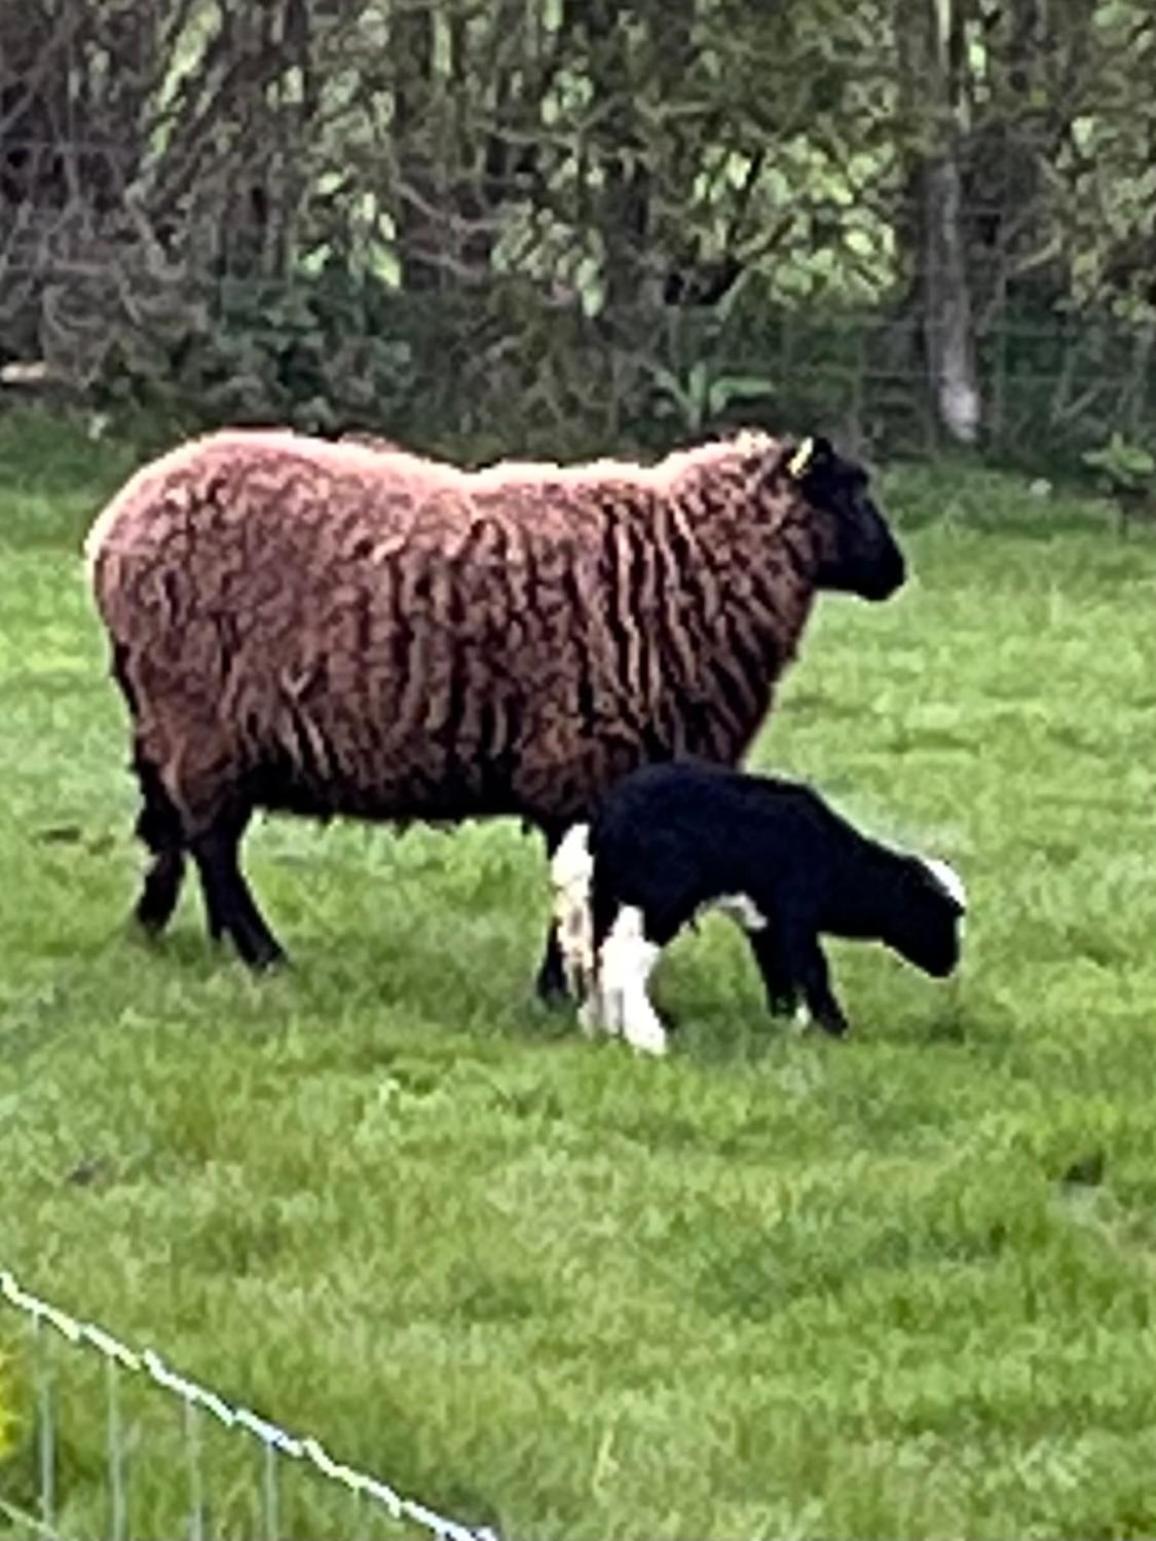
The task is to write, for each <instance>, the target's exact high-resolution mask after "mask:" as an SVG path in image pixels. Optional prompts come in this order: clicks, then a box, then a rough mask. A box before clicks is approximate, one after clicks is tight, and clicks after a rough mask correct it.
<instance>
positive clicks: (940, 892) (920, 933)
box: [883, 857, 966, 979]
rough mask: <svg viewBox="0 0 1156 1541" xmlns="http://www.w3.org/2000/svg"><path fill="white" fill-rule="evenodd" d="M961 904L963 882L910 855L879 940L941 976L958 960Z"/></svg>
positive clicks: (927, 971)
mask: <svg viewBox="0 0 1156 1541" xmlns="http://www.w3.org/2000/svg"><path fill="white" fill-rule="evenodd" d="M965 907H966V900H965V897H964V893H963V885H962V883H961V882H960V880H959V878H958V876H957V875H956V874H955V873H953V872H952V871H951V869H950V868H949V867H947V866H945V865H944V864H942V863H929V862H925V861H923V860H921V859H920V858H918V857H912V858H911V860H910V862H909V863H908V864H907V865H906V870H905V872H904V876H903V881H902V883H901V888H900V893H899V895H898V903H897V906H896V913H895V915H894V917H893V920H892V923H891V926H890V929H889V934H888V935H887V936H885V937H884V938H883V940H884V941H885V942H886V943H887V944H888V946H890V947H893V948H894V949H895V951H896V952H897V953H899V954H900V955H901V956H902V957H904V958H906V959H907V961H908V962H909V963H912V964H914V965H915V967H916V968H918V969H922V970H923V972H924V973H925V974H930V975H931V976H932V978H934V979H945V978H947V976H948V975H949V974H952V973H954V971H955V969H956V966H957V965H958V963H959V957H960V950H961V947H962V938H963V926H964V914H965Z"/></svg>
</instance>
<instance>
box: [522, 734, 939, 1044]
mask: <svg viewBox="0 0 1156 1541" xmlns="http://www.w3.org/2000/svg"><path fill="white" fill-rule="evenodd" d="M551 873H552V881H553V886H554V906H555V915H556V918H557V921H558V924H559V931H560V936H561V940H562V948H563V954H564V957H565V960H566V967H567V972H568V977H569V981H570V985H571V988H572V990H573V991H574V993H575V994H576V996H577V997H578V998H579V999H580V1000H582V1002H583V1005H582V1022H583V1026H584V1027H585V1028H586V1029H587V1031H595V1030H599V1029H601V1030H602V1031H604V1032H607V1033H610V1034H614V1035H617V1034H622V1035H623V1036H624V1037H625V1038H626V1040H627V1041H628V1042H629V1043H631V1044H632V1045H633V1046H634V1047H635V1048H638V1049H641V1050H644V1051H647V1052H650V1053H655V1054H662V1053H665V1051H666V1032H665V1029H664V1028H663V1025H662V1023H661V1021H660V1020H659V1018H658V1016H657V1013H656V1012H655V1010H654V1008H653V1006H652V1005H651V1003H650V1000H649V997H648V995H647V990H646V985H647V980H648V978H649V975H650V973H651V970H652V969H653V967H654V965H655V963H656V962H657V960H658V956H659V953H660V951H661V950H662V948H664V947H665V946H667V945H668V943H670V942H671V941H672V940H673V938H674V937H675V936H676V935H677V933H678V932H679V931H680V930H681V929H682V928H683V927H684V926H685V925H686V924H687V923H688V922H690V921H693V919H694V918H695V916H696V915H697V914H699V913H700V912H702V911H704V910H709V909H718V910H721V911H723V912H724V913H726V914H728V915H729V916H730V917H731V918H732V919H734V920H735V921H737V922H738V924H739V925H740V926H741V927H742V929H743V930H744V932H745V933H746V935H747V937H748V939H749V941H750V945H751V949H752V951H753V953H754V956H755V960H756V962H757V964H758V967H759V970H760V973H761V974H762V978H763V982H764V984H765V986H766V992H767V1003H768V1006H769V1008H770V1010H771V1012H772V1013H773V1014H776V1015H779V1014H790V1013H791V1012H793V1011H795V1010H796V1009H797V1006H798V997H799V994H800V993H801V994H802V998H803V1002H804V1004H805V1006H806V1009H807V1012H808V1013H809V1015H810V1017H811V1018H812V1019H813V1020H814V1021H815V1022H816V1023H818V1025H819V1026H820V1027H821V1028H823V1029H824V1030H825V1031H826V1032H828V1033H831V1034H834V1035H836V1036H841V1035H842V1034H844V1033H845V1032H847V1030H848V1027H849V1023H848V1021H847V1018H846V1016H845V1015H844V1013H843V1009H842V1007H841V1006H840V1004H839V1002H838V1000H837V999H836V997H835V994H834V991H833V990H832V987H831V980H830V972H829V969H828V965H827V960H826V958H825V957H824V954H823V949H822V946H821V945H820V940H819V938H820V936H821V935H829V936H838V937H847V938H857V939H860V940H865V941H880V942H883V943H884V944H885V945H886V946H888V947H890V948H891V949H892V950H893V951H895V952H896V953H898V954H899V955H900V956H901V957H903V958H905V959H906V960H907V961H908V962H909V963H912V964H914V965H915V966H916V967H917V968H919V969H922V970H923V971H924V972H925V973H927V974H929V975H931V976H933V977H935V978H945V977H946V976H947V975H949V974H951V973H952V972H953V971H954V969H955V967H956V964H957V963H958V961H959V955H960V945H961V940H962V931H963V916H964V913H965V909H966V896H965V892H964V887H963V883H962V881H961V880H960V878H959V875H958V874H957V873H956V872H955V871H954V870H953V869H952V868H951V867H950V866H948V865H947V863H946V862H943V861H939V860H936V859H934V858H927V857H921V856H917V855H913V854H907V853H904V852H900V851H896V850H893V849H891V848H890V847H888V846H885V845H882V844H880V843H879V842H878V841H876V840H873V839H871V838H869V837H868V836H866V835H864V834H862V833H860V831H859V830H857V829H855V828H854V827H853V826H852V825H851V824H850V823H848V822H847V820H846V819H844V818H842V817H841V816H840V815H839V814H837V813H836V812H835V811H834V810H833V809H832V808H831V807H830V806H829V805H828V804H827V803H826V802H825V801H824V800H823V798H822V797H820V796H819V794H818V793H817V792H815V791H814V790H813V789H812V788H811V787H809V786H806V785H804V784H802V783H799V782H795V781H789V780H785V779H783V778H780V777H773V776H761V775H753V774H749V773H744V772H741V771H738V770H734V769H731V768H729V767H725V766H720V765H716V764H713V763H707V762H705V761H701V760H696V759H694V760H692V759H679V760H675V761H672V762H667V763H663V764H652V765H647V766H643V767H642V768H641V769H639V770H637V771H635V772H633V773H632V774H630V775H628V776H626V777H624V778H623V779H622V780H621V781H619V782H618V783H616V785H615V786H613V787H612V788H611V789H610V791H609V792H608V793H607V794H606V795H605V796H604V797H603V799H602V800H601V802H600V804H599V806H598V808H597V809H596V811H595V814H594V816H593V818H592V820H591V822H590V823H589V824H588V825H587V824H575V825H574V826H573V827H572V828H571V829H570V831H569V832H568V834H567V836H566V838H565V840H564V841H563V842H562V844H561V846H560V847H559V849H558V851H557V853H556V855H555V858H554V861H553V863H552V867H551Z"/></svg>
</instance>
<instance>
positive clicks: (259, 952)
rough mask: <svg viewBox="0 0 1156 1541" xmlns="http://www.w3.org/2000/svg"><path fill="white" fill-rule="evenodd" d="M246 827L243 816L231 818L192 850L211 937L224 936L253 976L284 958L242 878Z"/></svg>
mask: <svg viewBox="0 0 1156 1541" xmlns="http://www.w3.org/2000/svg"><path fill="white" fill-rule="evenodd" d="M247 823H248V812H247V811H246V812H244V813H241V812H232V813H230V814H228V815H225V816H222V817H221V818H219V819H218V820H217V822H216V823H215V824H213V825H212V827H211V828H209V829H208V830H206V831H205V832H204V833H203V834H201V835H198V836H197V837H196V838H195V839H194V840H193V841H191V842H190V844H191V849H192V852H193V856H194V858H195V860H196V863H197V868H198V870H199V872H200V875H201V886H202V888H203V890H204V895H205V914H206V918H207V921H208V926H209V932H210V934H211V935H212V936H214V937H218V936H220V935H222V934H225V933H227V934H228V935H229V936H230V937H231V938H232V941H233V945H234V946H235V947H236V949H237V952H238V954H239V955H240V957H241V959H242V960H243V962H245V963H246V964H248V966H249V967H250V968H251V969H254V970H257V969H264V968H269V967H270V966H271V965H272V964H274V963H279V962H281V961H282V960H283V959H284V957H285V954H284V952H283V950H282V948H281V945H280V943H279V942H278V941H277V939H276V937H275V936H274V935H273V933H272V932H271V931H270V930H269V927H268V926H267V925H266V924H265V920H264V918H263V916H262V915H261V912H260V910H259V909H258V908H257V904H256V901H255V900H254V898H253V895H252V893H251V891H250V889H249V885H248V884H247V883H246V881H245V879H244V876H243V875H242V873H241V866H240V846H241V836H242V835H243V834H244V832H245V826H246V824H247Z"/></svg>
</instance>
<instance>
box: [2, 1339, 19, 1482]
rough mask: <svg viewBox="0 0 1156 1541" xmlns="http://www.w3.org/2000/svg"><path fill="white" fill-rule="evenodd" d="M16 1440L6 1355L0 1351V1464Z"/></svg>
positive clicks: (14, 1414) (14, 1417)
mask: <svg viewBox="0 0 1156 1541" xmlns="http://www.w3.org/2000/svg"><path fill="white" fill-rule="evenodd" d="M15 1440H16V1412H15V1409H14V1407H13V1403H12V1387H11V1383H10V1376H9V1365H8V1359H7V1356H6V1355H5V1354H4V1353H3V1352H0V1464H3V1462H4V1461H5V1460H6V1459H7V1458H8V1456H9V1455H10V1454H11V1453H12V1447H13V1445H14V1444H15Z"/></svg>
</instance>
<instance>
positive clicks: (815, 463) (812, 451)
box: [786, 434, 834, 482]
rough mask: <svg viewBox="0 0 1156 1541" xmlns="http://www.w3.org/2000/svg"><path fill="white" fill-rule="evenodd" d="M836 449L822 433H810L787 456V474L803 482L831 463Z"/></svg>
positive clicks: (792, 478)
mask: <svg viewBox="0 0 1156 1541" xmlns="http://www.w3.org/2000/svg"><path fill="white" fill-rule="evenodd" d="M833 454H834V451H833V450H832V448H831V445H830V443H829V442H828V441H827V440H826V439H825V438H823V436H822V435H821V434H808V435H807V437H806V438H805V439H803V440H802V441H801V442H800V443H799V444H798V445H797V446H796V447H795V449H794V450H793V451H792V452H791V454H790V455H788V457H787V462H786V465H787V475H788V476H789V477H790V478H791V480H792V481H795V482H801V481H803V480H804V479H805V478H806V477H808V476H813V475H814V474H815V472H816V471H822V470H823V469H825V468H826V467H827V466H829V465H830V462H831V459H832V457H833Z"/></svg>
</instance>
